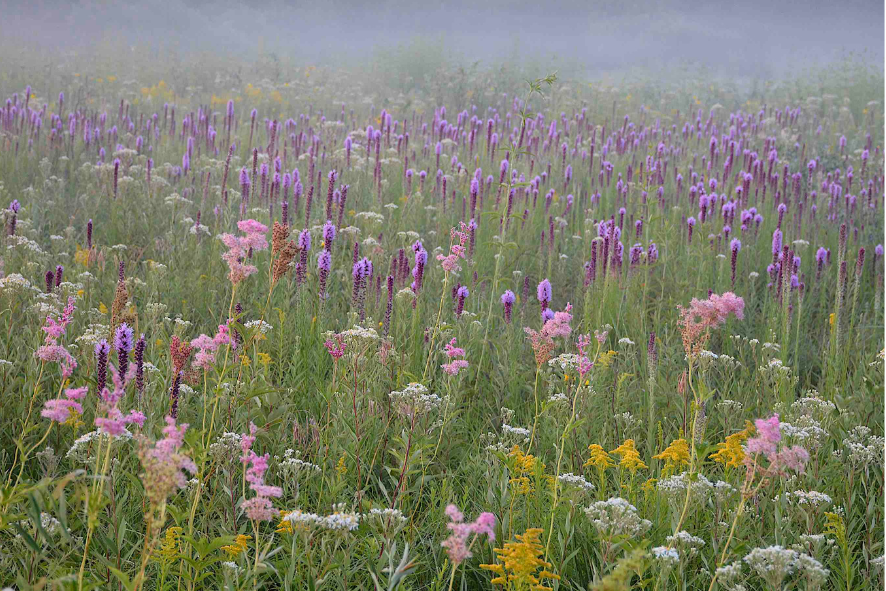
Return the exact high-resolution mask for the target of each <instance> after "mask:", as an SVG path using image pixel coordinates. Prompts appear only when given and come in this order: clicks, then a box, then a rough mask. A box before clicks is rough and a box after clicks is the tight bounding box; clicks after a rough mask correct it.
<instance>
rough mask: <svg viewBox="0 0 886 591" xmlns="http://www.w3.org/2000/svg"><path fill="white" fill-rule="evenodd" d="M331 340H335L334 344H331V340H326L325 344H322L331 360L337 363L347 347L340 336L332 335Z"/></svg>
mask: <svg viewBox="0 0 886 591" xmlns="http://www.w3.org/2000/svg"><path fill="white" fill-rule="evenodd" d="M333 338H334V339H335V342H333V341H332V340H327V341H326V342H325V343H323V346H324V347H326V350H327V351H329V354H330V355H331V356H332V358H333V359H334V360H336V361H338V360H339V359H341V358H342V356H343V355H344V354H345V349H346V348H347V346H346V345H345V343H344V342H343V341H342V338H341V336H339V335H334V336H333Z"/></svg>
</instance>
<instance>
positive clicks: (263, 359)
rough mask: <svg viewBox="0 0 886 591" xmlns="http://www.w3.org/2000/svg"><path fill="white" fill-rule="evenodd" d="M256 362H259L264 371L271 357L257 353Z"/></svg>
mask: <svg viewBox="0 0 886 591" xmlns="http://www.w3.org/2000/svg"><path fill="white" fill-rule="evenodd" d="M258 360H259V361H260V362H261V364H262V365H264V366H265V369H267V368H268V365H270V363H271V356H270V355H268V354H267V353H259V354H258Z"/></svg>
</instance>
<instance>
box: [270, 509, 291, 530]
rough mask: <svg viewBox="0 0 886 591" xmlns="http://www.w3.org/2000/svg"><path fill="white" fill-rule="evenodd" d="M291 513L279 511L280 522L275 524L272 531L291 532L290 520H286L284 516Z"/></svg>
mask: <svg viewBox="0 0 886 591" xmlns="http://www.w3.org/2000/svg"><path fill="white" fill-rule="evenodd" d="M290 513H292V511H280V523H278V524H277V529H275V530H274V531H275V532H276V533H278V534H291V533H292V531H293V529H292V522H291V521H287V520H286V516H287V515H289V514H290Z"/></svg>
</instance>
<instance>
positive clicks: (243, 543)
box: [221, 534, 252, 558]
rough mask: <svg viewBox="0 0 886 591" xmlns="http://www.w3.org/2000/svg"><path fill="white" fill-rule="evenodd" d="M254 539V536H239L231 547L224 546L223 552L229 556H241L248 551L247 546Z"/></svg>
mask: <svg viewBox="0 0 886 591" xmlns="http://www.w3.org/2000/svg"><path fill="white" fill-rule="evenodd" d="M251 539H252V536H247V535H246V534H240V535H239V536H237V539H236V540H234V543H233V544H231V545H230V546H222V548H221V549H222V550H224V551H225V552H227V553H228V556H230V557H232V558H233V557H234V556H237V555H238V554H240V553H241V552H244V551H246V548H247V544H248V542H249V540H251Z"/></svg>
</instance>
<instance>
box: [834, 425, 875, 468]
mask: <svg viewBox="0 0 886 591" xmlns="http://www.w3.org/2000/svg"><path fill="white" fill-rule="evenodd" d="M883 446H884V439H883V437H880V436H877V435H871V430H870V428H868V427H865V426H864V425H858V426H857V427H854V428H853V429H852V431H850V432H849V436H848V437H847V438H846V439H844V440H843V449H842V450H836V451H834V457H836V458H837V459H842V458H845V459H846V460H848V461H849V463H850V464H852V465H854V466H856V467H862V466H868V465H870V464H881V463H883V449H884V448H883Z"/></svg>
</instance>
